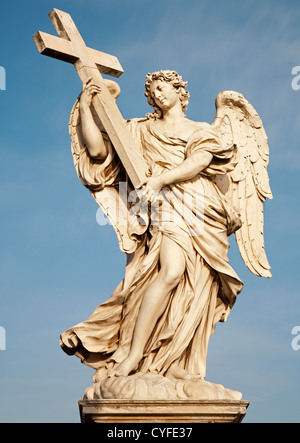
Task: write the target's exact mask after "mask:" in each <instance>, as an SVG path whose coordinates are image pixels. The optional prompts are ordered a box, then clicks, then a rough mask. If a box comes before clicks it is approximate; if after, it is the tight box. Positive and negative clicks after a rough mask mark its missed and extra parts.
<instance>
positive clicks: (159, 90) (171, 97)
mask: <svg viewBox="0 0 300 443" xmlns="http://www.w3.org/2000/svg"><path fill="white" fill-rule="evenodd" d="M186 86H187V82H185V81H183V80H182V77H181V76H180V75H179V74H177V72H176V71H169V70H162V71H156V72H153V73H152V74H147V75H146V83H145V96H146V97H147V99H148V103H149V105H150V106H152V107H153V109H154V113H152V114H148V115H149V116H150V117H155V118H160V117H161V116H162V110H163V109H164V107H166V106H170V104H172V103H173V102H175V101H176V100H178V99H179V101H180V103H181V107H182V111H183V112H185V111H186V108H187V105H188V102H189V96H190V94H189V92H188V91H187V90H186Z"/></svg>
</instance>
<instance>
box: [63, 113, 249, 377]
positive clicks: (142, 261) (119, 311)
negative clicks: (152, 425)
mask: <svg viewBox="0 0 300 443" xmlns="http://www.w3.org/2000/svg"><path fill="white" fill-rule="evenodd" d="M154 126H155V125H154V124H153V120H152V118H150V117H149V118H147V119H142V120H138V119H134V120H131V121H129V122H128V127H129V129H130V131H131V133H132V134H133V136H134V138H135V141H136V144H137V145H138V146H139V148H140V150H141V152H142V155H143V156H144V158H145V160H146V162H147V164H148V165H149V170H150V171H151V173H152V174H153V175H159V174H160V173H162V172H164V171H165V170H169V169H172V168H175V167H176V166H178V165H180V164H181V163H182V162H183V161H184V159H185V158H187V157H189V156H190V155H192V154H193V153H194V152H204V151H207V152H210V153H212V154H213V160H212V162H211V164H210V165H209V166H208V167H207V168H206V169H205V170H204V171H203V172H202V173H201V174H199V175H198V176H196V177H195V178H194V179H192V180H189V181H186V182H181V183H178V184H173V185H170V186H168V187H167V189H165V190H164V192H162V193H161V197H160V199H159V202H160V203H159V204H158V206H157V207H158V208H159V209H158V215H156V218H155V217H154V218H155V220H154V218H152V219H151V217H150V220H148V221H149V224H148V225H139V223H138V222H137V216H136V214H137V211H133V212H132V211H131V212H130V211H129V213H128V223H129V224H128V235H129V236H132V238H135V239H138V241H137V243H136V249H135V250H134V251H133V252H132V253H131V254H128V264H127V267H126V272H125V278H124V280H123V281H122V282H121V283H120V284H119V286H118V287H117V288H116V290H115V291H114V293H113V295H112V296H111V298H110V299H109V300H107V301H106V302H105V303H103V304H101V305H100V306H98V307H97V308H96V310H95V311H94V312H93V314H92V315H91V316H90V317H89V318H88V320H86V321H84V322H82V323H79V324H78V325H76V326H74V327H72V328H70V329H68V330H67V331H66V332H64V333H63V334H62V336H61V345H62V348H63V349H64V351H65V352H67V353H68V354H76V355H77V356H78V357H80V358H81V360H82V362H83V363H85V364H87V365H89V366H91V367H93V368H95V369H98V368H100V367H102V366H104V365H105V364H106V363H107V362H108V361H116V362H121V361H122V360H123V359H124V358H125V357H126V356H127V355H128V353H129V349H130V344H131V340H132V335H133V330H134V326H135V322H136V318H137V315H138V312H139V307H140V303H141V300H142V297H143V294H144V293H145V290H146V288H147V286H148V285H149V284H150V283H151V282H152V281H153V280H154V279H155V277H156V276H157V273H158V271H159V253H160V245H161V240H162V236H163V235H165V236H168V237H169V238H170V239H172V240H173V241H174V242H176V243H177V244H178V245H179V246H180V248H181V250H182V251H183V253H184V257H185V264H186V267H185V272H184V275H183V277H182V279H181V281H180V283H179V284H178V286H177V287H176V288H175V289H174V290H173V291H172V293H171V296H170V298H169V301H168V305H167V308H166V309H165V312H164V313H163V315H162V316H161V317H160V318H159V320H158V321H157V323H156V325H155V328H154V330H153V332H152V334H151V336H150V338H149V340H148V342H147V344H146V347H145V349H144V357H143V359H142V360H141V362H140V365H139V367H138V370H137V371H140V372H148V371H152V372H156V373H159V374H162V375H163V374H164V373H165V372H166V371H167V370H168V368H169V367H170V365H171V364H172V363H173V362H176V363H178V364H179V365H180V366H181V367H183V368H184V369H186V370H187V371H188V372H189V373H192V374H197V375H200V376H202V377H203V378H204V377H205V372H206V354H207V347H208V342H209V338H210V337H211V335H212V333H213V331H214V328H215V325H216V323H217V322H218V321H224V320H226V318H227V317H228V314H229V312H230V309H231V308H232V306H233V305H234V303H235V300H236V296H237V295H238V293H239V292H240V291H241V290H242V287H243V284H242V282H241V280H240V279H239V277H238V276H237V274H236V273H235V271H234V270H233V269H232V267H231V266H230V265H229V263H228V258H227V252H228V246H229V244H228V236H229V235H230V234H231V233H233V232H234V231H235V230H236V229H238V228H239V227H240V221H239V217H238V216H237V214H236V212H235V211H234V209H233V208H231V207H230V206H229V205H228V203H227V202H226V200H225V197H224V195H223V194H222V193H221V191H220V190H219V188H218V187H217V185H216V184H215V183H214V177H215V176H216V175H222V174H226V173H227V172H230V171H232V170H233V169H234V166H235V161H234V149H233V147H232V148H224V147H223V146H222V144H221V141H220V139H219V137H218V135H217V133H216V132H215V131H214V130H213V128H212V127H211V126H210V125H209V124H206V123H203V124H202V123H199V129H197V130H196V131H195V132H194V133H193V134H192V135H191V136H190V138H189V139H181V138H176V137H173V136H171V135H170V134H167V133H161V132H158V131H157V129H156V128H155V127H154ZM108 146H109V142H108ZM77 172H78V175H79V177H80V179H81V180H82V182H83V183H84V184H85V186H87V187H88V188H89V189H92V190H94V191H95V190H96V191H97V190H100V189H102V188H103V187H107V186H114V184H115V183H117V182H118V181H120V180H122V179H123V178H124V171H123V169H122V166H121V165H120V161H119V160H118V157H117V156H116V155H115V154H114V150H113V148H112V147H111V146H109V155H108V158H107V159H106V160H105V162H104V163H100V162H97V161H95V160H92V159H91V158H90V157H89V155H88V154H87V152H86V151H85V150H82V151H81V152H80V153H79V155H78V163H77ZM170 208H171V209H170ZM182 208H183V210H182ZM133 209H134V205H133ZM135 209H136V208H135ZM139 215H140V214H139ZM133 220H134V221H133ZM139 221H141V217H140V218H139Z"/></svg>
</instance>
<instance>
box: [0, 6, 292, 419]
mask: <svg viewBox="0 0 300 443" xmlns="http://www.w3.org/2000/svg"><path fill="white" fill-rule="evenodd" d="M54 7H55V8H58V9H62V10H64V11H67V12H69V13H70V14H71V15H72V17H73V19H74V21H75V23H76V24H77V26H78V28H79V30H80V32H81V34H82V36H83V37H84V39H85V41H86V44H87V45H88V46H91V47H93V48H95V49H99V50H101V51H103V52H108V53H110V54H113V55H116V56H117V57H118V59H119V61H120V63H121V64H122V66H123V68H124V71H125V73H124V75H123V76H122V77H120V79H119V80H118V83H119V85H120V87H121V91H122V92H121V96H120V97H119V99H118V104H119V108H120V110H121V112H122V114H123V116H124V117H125V118H131V117H142V116H144V115H145V114H146V113H147V112H149V110H150V108H149V106H148V105H147V102H146V99H145V97H144V79H145V75H146V73H147V72H152V71H155V70H157V69H175V70H177V71H178V72H179V73H180V74H181V75H182V76H183V78H184V79H185V80H187V81H188V90H189V92H190V94H191V98H190V104H189V107H188V111H187V116H188V117H189V118H190V119H193V120H199V121H208V122H212V121H213V119H214V115H215V108H214V100H215V97H216V95H217V94H218V93H219V92H220V91H222V90H236V91H238V92H241V93H242V94H244V96H245V97H246V98H247V99H248V100H249V101H250V103H251V104H252V105H253V106H254V107H255V109H256V110H257V112H258V113H259V115H260V117H261V118H262V120H263V123H264V127H265V130H266V132H267V134H268V137H269V146H270V164H269V169H268V171H269V176H270V181H271V187H272V191H273V194H274V200H272V201H269V202H267V204H266V205H265V242H266V250H267V254H268V258H269V261H270V263H271V266H272V274H273V277H272V278H271V279H268V280H265V279H261V278H258V277H256V276H254V275H252V274H251V273H250V272H249V271H248V270H247V268H246V266H245V265H244V263H243V261H242V259H241V258H240V256H239V252H238V250H237V247H236V245H235V241H234V239H231V244H232V246H231V250H230V254H229V257H230V261H231V263H232V265H233V267H234V268H235V269H236V271H237V273H238V274H239V275H240V277H241V278H242V279H243V281H244V283H245V288H244V290H243V292H242V294H241V295H240V296H239V298H238V301H237V303H236V305H235V307H234V309H233V311H232V313H231V315H230V317H229V320H228V321H227V323H225V324H218V325H217V328H216V332H215V334H214V336H213V337H212V339H211V342H210V347H209V352H208V371H207V379H208V380H209V381H212V382H216V383H221V384H223V385H225V386H226V387H228V388H232V389H236V390H240V391H241V392H242V393H243V397H244V398H245V399H247V400H249V401H250V402H251V404H250V406H249V409H248V413H247V416H246V419H245V422H248V423H252V422H273V423H274V422H299V421H300V420H299V419H300V400H299V398H300V382H299V370H300V350H299V351H295V350H293V349H292V346H291V343H292V339H293V338H294V336H293V335H292V334H291V332H292V329H293V328H294V327H295V326H297V325H300V291H299V283H300V282H299V274H300V273H299V269H298V266H299V215H300V210H299V181H298V180H299V179H298V174H299V172H300V156H299V152H300V150H299V140H300V90H299V91H295V90H293V89H292V86H291V82H292V79H293V76H292V74H291V72H292V69H293V67H294V66H300V5H297V2H295V1H293V0H287V1H284V2H282V1H278V0H265V1H264V2H260V1H258V0H244V1H243V2H239V1H233V0H230V1H227V2H224V1H222V0H211V1H207V0H205V1H204V0H203V1H201V0H198V1H196V0H188V1H186V0H170V1H168V0H153V1H152V2H146V1H144V0H85V1H84V0H72V1H71V0H57V1H56V2H53V0H51V1H49V0H43V1H37V0H36V1H35V0H28V1H26V2H24V1H23V0H13V1H11V2H5V3H4V4H3V5H1V17H0V23H1V27H0V35H1V51H0V66H2V67H4V68H5V71H6V90H0V106H1V120H0V150H1V162H0V174H1V175H0V176H1V179H0V226H1V230H0V236H1V237H0V238H1V248H0V326H1V327H3V328H5V331H6V350H5V351H0V422H74V423H76V422H78V421H79V412H78V406H77V401H78V400H79V399H80V398H81V396H82V395H83V393H84V389H85V388H86V387H88V386H89V385H91V384H92V379H91V377H92V374H93V371H92V370H90V368H88V367H86V366H84V365H81V364H80V361H79V360H78V359H77V358H75V357H73V358H70V357H67V356H66V355H65V354H64V353H63V352H62V351H61V349H60V347H59V334H60V333H61V332H62V331H64V330H65V329H66V328H68V327H70V326H72V325H74V324H76V323H78V322H79V321H82V320H84V319H86V318H87V317H88V316H89V315H90V314H91V312H92V311H93V310H94V308H95V307H96V306H97V305H98V304H100V303H101V302H103V301H104V300H106V299H107V298H109V297H110V295H111V293H112V291H113V290H114V288H115V287H116V286H117V284H118V283H119V281H120V280H121V279H122V278H123V274H124V264H125V257H124V255H123V254H122V253H121V252H120V251H119V249H118V242H117V239H116V235H115V233H114V231H113V229H112V228H111V227H110V226H99V225H98V224H97V222H96V211H97V207H96V203H95V202H94V200H93V199H92V198H91V196H90V195H89V193H88V191H87V190H86V189H85V188H84V187H83V186H82V185H81V183H80V182H79V180H78V179H77V176H76V173H75V170H74V168H73V161H72V157H71V153H70V138H69V134H68V120H69V114H70V110H71V108H72V105H73V103H74V101H75V99H76V97H77V95H78V93H79V92H80V89H81V85H80V81H79V78H78V76H77V74H76V72H75V70H74V68H73V67H72V66H71V65H68V64H66V63H63V62H60V61H57V60H54V59H50V58H48V57H43V56H41V55H39V53H38V51H37V49H36V47H35V45H34V42H33V40H32V36H33V34H34V33H35V32H36V31H37V30H42V31H45V32H48V33H51V34H54V35H55V30H54V27H53V25H52V23H51V21H50V19H49V18H48V13H49V12H50V11H51V10H52V8H54ZM299 83H300V82H299ZM299 343H300V339H299Z"/></svg>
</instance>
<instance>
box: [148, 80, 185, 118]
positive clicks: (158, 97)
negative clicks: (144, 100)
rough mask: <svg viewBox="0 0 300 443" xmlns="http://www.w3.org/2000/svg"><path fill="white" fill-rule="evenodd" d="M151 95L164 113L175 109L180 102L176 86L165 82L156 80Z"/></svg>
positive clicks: (151, 86) (152, 85)
mask: <svg viewBox="0 0 300 443" xmlns="http://www.w3.org/2000/svg"><path fill="white" fill-rule="evenodd" d="M150 93H151V96H152V98H153V100H154V101H155V103H156V105H157V106H158V107H159V108H160V109H162V110H163V111H165V110H168V109H171V108H173V106H175V105H176V104H177V103H178V101H180V99H179V95H178V93H177V91H176V89H175V88H174V86H173V85H172V84H171V83H168V82H165V81H163V80H154V81H153V82H152V83H151V85H150Z"/></svg>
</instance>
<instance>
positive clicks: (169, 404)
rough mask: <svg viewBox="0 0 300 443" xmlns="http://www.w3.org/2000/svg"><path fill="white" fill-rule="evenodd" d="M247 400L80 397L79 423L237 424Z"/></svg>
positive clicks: (244, 413)
mask: <svg viewBox="0 0 300 443" xmlns="http://www.w3.org/2000/svg"><path fill="white" fill-rule="evenodd" d="M248 406H249V402H248V401H246V400H238V401H237V400H197V401H196V400H166V401H165V400H154V401H153V400H86V399H84V400H80V401H79V409H80V417H81V422H82V423H240V422H241V421H242V420H243V418H244V417H245V415H246V410H247V407H248Z"/></svg>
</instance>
